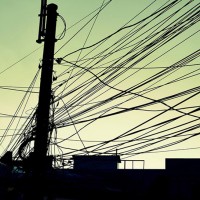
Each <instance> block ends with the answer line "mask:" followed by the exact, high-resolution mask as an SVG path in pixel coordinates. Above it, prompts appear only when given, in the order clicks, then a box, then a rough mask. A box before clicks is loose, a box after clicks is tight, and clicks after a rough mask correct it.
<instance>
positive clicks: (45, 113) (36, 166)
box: [32, 4, 58, 173]
mask: <svg viewBox="0 0 200 200" xmlns="http://www.w3.org/2000/svg"><path fill="white" fill-rule="evenodd" d="M56 10H57V5H55V4H49V5H48V6H47V20H46V30H43V31H42V33H43V34H44V32H45V34H44V50H43V59H42V66H41V68H42V72H41V80H40V93H39V102H38V109H37V117H36V132H35V143H34V152H33V158H32V159H33V160H32V161H33V163H32V164H33V170H34V171H35V172H36V173H42V172H44V171H45V170H46V168H47V165H48V157H47V150H48V137H49V127H50V126H49V115H50V104H51V99H52V93H51V85H52V73H53V62H54V47H55V42H56V38H55V35H56V21H57V15H58V14H57V12H56ZM44 13H45V12H42V13H41V15H43V14H44ZM40 17H44V16H40ZM40 20H41V19H40ZM44 21H45V20H44ZM43 27H45V26H44V24H43ZM39 31H40V32H41V30H39ZM39 34H40V33H39ZM37 42H38V43H41V42H42V41H41V40H40V38H38V40H37Z"/></svg>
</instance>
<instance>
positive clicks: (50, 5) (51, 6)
mask: <svg viewBox="0 0 200 200" xmlns="http://www.w3.org/2000/svg"><path fill="white" fill-rule="evenodd" d="M47 9H49V10H50V9H51V10H57V9H58V6H57V5H56V4H54V3H51V4H49V5H48V6H47Z"/></svg>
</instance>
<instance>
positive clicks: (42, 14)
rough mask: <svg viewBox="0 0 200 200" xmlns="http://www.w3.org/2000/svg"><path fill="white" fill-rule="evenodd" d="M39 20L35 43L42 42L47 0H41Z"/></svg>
mask: <svg viewBox="0 0 200 200" xmlns="http://www.w3.org/2000/svg"><path fill="white" fill-rule="evenodd" d="M39 17H40V22H39V32H38V39H37V40H36V42H37V43H42V42H43V41H44V37H45V34H46V26H45V25H46V17H47V0H41V9H40V14H39Z"/></svg>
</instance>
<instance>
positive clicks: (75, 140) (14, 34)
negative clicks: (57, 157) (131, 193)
mask: <svg viewBox="0 0 200 200" xmlns="http://www.w3.org/2000/svg"><path fill="white" fill-rule="evenodd" d="M108 2H109V1H108V0H107V1H106V0H105V1H103V0H74V1H71V0H48V4H50V3H55V4H56V5H57V6H58V10H57V12H58V13H59V15H60V16H62V17H63V19H64V21H65V22H66V33H65V32H63V30H64V28H65V26H64V23H63V21H62V20H61V18H60V17H58V19H57V31H56V34H57V37H58V38H60V40H58V41H57V42H56V45H55V57H54V58H63V59H65V61H68V63H67V62H66V63H63V65H62V66H59V65H57V64H56V62H55V66H54V76H55V77H57V80H56V81H55V82H54V83H53V84H54V85H53V87H54V88H56V87H58V86H59V84H60V83H63V85H62V86H63V87H61V88H59V89H58V90H56V92H58V93H57V95H58V96H56V97H58V99H59V97H60V99H61V97H62V98H63V100H58V99H57V102H56V106H57V107H56V109H57V110H55V111H56V112H57V113H56V114H57V115H56V120H57V121H55V123H56V124H57V126H58V129H61V126H62V124H64V123H66V121H67V119H68V121H69V124H70V126H67V127H66V129H65V130H63V131H61V135H60V136H58V138H59V137H61V138H67V137H70V139H71V142H69V143H67V142H66V141H62V140H60V141H62V142H61V146H59V148H58V150H57V151H56V152H57V153H59V152H61V151H64V150H66V149H65V148H71V149H81V148H83V147H85V146H88V145H91V144H95V141H106V140H112V138H116V137H117V136H119V135H121V134H125V135H126V134H128V135H126V137H124V138H123V137H121V138H118V140H116V143H117V142H118V144H119V143H120V142H125V141H129V143H126V144H124V145H125V146H123V145H122V146H119V147H117V151H118V152H119V153H120V152H121V151H124V152H128V153H130V152H132V151H133V150H134V151H135V152H137V151H138V152H139V153H138V154H134V156H132V157H130V156H125V155H123V158H124V159H136V160H145V166H146V167H147V168H164V167H165V165H164V164H165V163H164V161H165V158H180V157H181V158H199V156H200V144H199V143H200V137H199V136H198V133H199V131H200V129H199V127H198V120H199V119H198V118H199V116H200V113H198V111H197V112H194V113H193V112H192V111H194V109H196V108H198V107H199V105H200V104H199V95H198V92H199V89H198V88H197V87H198V86H199V75H198V65H199V63H200V62H199V61H200V59H199V56H198V55H196V58H195V59H193V57H192V56H191V57H192V58H191V59H193V60H191V62H187V61H185V60H184V62H180V60H181V59H184V58H185V57H186V56H188V55H189V54H192V53H193V52H195V51H197V50H198V48H199V37H200V33H199V32H198V31H199V27H200V26H199V21H198V17H196V18H195V19H197V21H195V20H194V21H195V22H194V23H193V22H191V24H189V23H190V21H189V19H190V20H193V18H192V17H191V16H192V14H193V13H195V11H197V10H199V7H194V6H195V5H196V6H198V3H199V2H198V0H194V1H191V4H190V5H188V6H185V7H184V5H185V4H186V3H187V2H188V1H180V2H179V1H178V2H179V3H178V4H177V5H176V6H174V7H173V8H171V10H169V11H166V12H165V13H163V14H162V15H160V16H157V18H155V20H154V21H150V20H151V19H152V18H153V16H152V18H147V16H150V15H151V14H152V13H153V12H155V11H156V10H157V9H159V8H163V7H164V6H166V5H169V4H170V3H171V2H173V1H167V0H164V1H162V2H161V1H158V0H157V1H148V0H142V1H141V0H123V1H122V0H112V1H110V2H109V3H108ZM40 4H41V2H40V1H39V0H36V1H26V0H19V1H11V0H1V6H0V24H1V31H0V41H1V45H0V52H1V54H0V60H1V67H0V96H1V101H0V137H1V138H3V137H2V136H3V135H4V134H5V133H6V134H7V136H6V137H5V139H4V140H1V141H0V142H1V146H0V153H1V152H3V151H4V149H5V148H6V147H7V146H8V145H10V144H11V143H10V142H11V140H12V138H14V136H13V134H18V135H19V134H20V126H21V125H22V124H23V122H21V121H19V120H18V118H15V121H14V120H13V121H12V118H11V116H13V115H14V114H15V113H16V115H22V116H29V115H30V114H31V112H32V111H33V110H34V108H35V106H36V105H37V102H38V92H39V88H38V87H39V80H40V78H39V76H40V74H38V77H37V80H36V82H35V85H34V88H33V91H34V92H33V93H32V94H31V96H30V99H29V96H26V98H27V101H26V100H25V102H24V103H23V105H21V108H20V109H21V110H20V111H19V112H18V110H17V108H18V106H19V105H20V102H21V100H22V98H23V97H24V95H25V92H24V91H25V90H27V87H29V85H30V83H31V81H32V80H33V78H34V76H35V75H36V73H37V71H38V66H39V64H41V61H42V52H43V44H38V43H36V40H37V36H38V27H39V17H38V14H39V13H40ZM107 4H108V5H107ZM104 5H106V6H105V8H104V9H103V10H102V11H101V12H100V13H99V14H97V15H96V17H94V18H93V19H92V20H91V22H90V23H88V24H87V21H88V20H90V19H91V17H92V16H94V14H96V13H98V10H99V9H100V8H102V6H104ZM182 7H183V8H182ZM180 8H182V10H180V12H178V13H177V14H176V15H173V13H175V12H176V11H177V10H178V9H180ZM191 9H194V10H193V12H189V11H191ZM93 11H94V12H93ZM187 12H188V15H185V17H183V18H181V17H182V15H184V14H185V13H187ZM90 13H91V14H90ZM89 14H90V15H89ZM155 16H156V14H155ZM169 16H170V18H169ZM85 17H86V18H85ZM146 18H147V19H146ZM186 18H187V20H186V21H184V20H185V19H186ZM81 19H83V20H82V21H80V20H81ZM144 19H145V20H146V21H147V22H148V23H147V24H146V26H145V27H142V25H141V24H139V22H142V20H144ZM179 19H180V23H179V24H178V25H177V24H176V25H177V26H178V28H177V29H176V26H175V25H174V28H173V29H172V28H171V27H172V24H171V23H172V22H173V20H177V21H178V20H179ZM148 20H149V21H148ZM181 20H182V21H181ZM146 21H144V23H146ZM183 21H184V23H183V24H182V25H181V22H183ZM159 22H160V23H161V22H163V24H159V25H158V23H159ZM164 22H165V23H164ZM173 23H174V24H175V22H173ZM138 24H139V25H138ZM137 25H138V27H137ZM154 25H155V27H154ZM179 25H180V26H179ZM190 25H191V26H190ZM122 27H127V28H126V29H122V30H121V29H120V28H122ZM151 27H153V29H151V30H149V29H150V28H151ZM162 27H163V28H164V29H162ZM184 27H185V29H184ZM132 28H135V30H137V32H134V29H132ZM140 28H141V29H140ZM167 28H169V31H171V32H170V34H169V35H167V34H168V33H166V32H165V31H167V30H168V29H167ZM181 28H183V30H184V31H183V32H181V33H180V34H179V35H178V36H176V33H179V31H180V30H182V29H181ZM82 29H83V30H82ZM80 30H81V31H80ZM118 30H121V31H119V32H118V33H116V34H115V35H113V36H112V37H111V38H109V40H108V41H107V42H106V43H103V44H102V45H101V46H99V47H98V50H96V49H93V52H92V53H90V49H92V47H91V48H88V49H86V50H84V51H78V52H76V53H73V54H70V53H71V52H74V51H76V50H77V49H80V48H84V47H90V46H92V45H93V44H95V43H97V42H98V41H101V40H102V39H103V38H106V37H107V36H109V35H111V34H112V33H114V32H117V31H118ZM159 30H162V31H161V32H159ZM173 30H175V31H174V32H173ZM129 31H132V32H129ZM164 32H165V33H166V35H167V36H166V39H163V38H162V39H163V40H162V41H159V36H160V35H161V34H162V33H164ZM62 33H65V34H64V35H62ZM154 33H156V35H153V34H154ZM60 34H61V35H60ZM126 34H130V35H128V36H131V37H130V38H128V36H127V35H126ZM125 35H126V36H127V40H126V41H124V43H123V44H124V45H125V46H124V48H122V49H120V51H118V52H116V53H113V54H111V55H109V56H108V57H106V58H105V59H104V60H103V61H101V62H100V61H98V62H97V63H96V65H92V64H87V65H86V64H85V62H84V60H81V59H84V58H91V57H94V56H96V55H99V53H100V52H101V51H103V49H107V48H109V47H110V46H111V45H113V48H114V47H115V46H114V45H116V44H115V42H116V41H118V40H119V39H121V38H123V36H125ZM148 35H149V37H148ZM62 36H63V37H62ZM150 36H151V37H150ZM163 37H165V36H163ZM156 38H157V40H156ZM168 39H170V40H169V41H168V42H166V41H167V40H168ZM122 41H123V40H122ZM156 42H158V46H153V47H158V49H156V50H155V51H153V52H151V49H148V50H147V51H148V52H151V54H150V55H148V56H147V55H146V54H145V52H146V49H147V48H149V46H148V44H151V45H155V43H156ZM159 42H160V43H159ZM162 42H163V43H162ZM165 42H166V43H165ZM159 45H161V46H159ZM96 46H97V45H96ZM132 47H133V48H135V49H134V51H133V49H132ZM150 47H151V46H150ZM131 49H132V51H131ZM129 50H130V51H131V52H130V53H129V54H127V52H128V51H129ZM68 54H69V55H68ZM103 55H106V54H103ZM129 55H130V56H131V55H132V56H133V57H129ZM136 55H137V57H136ZM134 56H135V57H134ZM143 56H145V58H143ZM193 56H195V55H193ZM117 58H120V61H118V62H115V61H116V60H115V59H117ZM126 59H128V60H126ZM188 59H189V58H188ZM188 59H186V60H188ZM75 60H76V61H75ZM69 62H70V63H73V66H70V65H69V64H70V63H69ZM125 62H127V63H126V64H124V65H123V63H125ZM177 62H179V63H180V65H181V66H182V68H179V69H177V70H174V73H171V74H170V72H168V73H167V74H166V76H165V75H163V76H162V77H160V78H158V79H155V80H154V81H153V80H152V82H150V83H145V85H141V84H142V81H144V82H145V81H147V80H148V79H150V77H151V76H153V75H154V74H157V73H158V72H161V70H163V69H164V68H162V67H169V66H172V65H173V64H174V63H177ZM108 63H109V64H108ZM119 63H120V64H119ZM118 64H119V65H118ZM74 66H76V68H75V67H74ZM91 66H92V67H93V68H89V67H91ZM96 66H97V67H96ZM102 66H103V67H105V68H106V70H107V71H106V72H107V75H105V74H101V73H103V71H101V70H102V68H103V67H102ZM86 67H88V68H87V69H86ZM95 67H96V68H95ZM111 67H113V69H114V67H131V68H134V69H132V70H127V71H125V72H124V73H123V74H122V73H121V71H122V69H120V70H121V71H118V72H115V73H116V77H115V75H114V71H109V70H110V69H111ZM113 69H112V70H113ZM141 69H142V70H141ZM80 70H82V71H80ZM77 73H82V74H83V75H82V76H79V75H77ZM118 73H119V74H120V73H121V75H120V76H119V77H118V76H117V74H118ZM73 75H74V77H76V76H77V77H78V78H77V79H76V78H75V79H74V80H75V81H74V80H73V78H71V77H73ZM167 75H168V76H167ZM97 77H98V78H97ZM111 77H112V78H113V79H112V80H111V79H109V78H111ZM114 77H115V79H114ZM163 77H164V78H163ZM69 78H71V79H69ZM93 78H95V80H94V81H93V82H91V83H89V82H87V80H90V79H91V80H92V79H93ZM162 78H163V79H162ZM67 79H69V80H68V82H67V83H66V82H65V81H66V80H67ZM174 80H176V81H174ZM106 81H107V82H106ZM156 81H158V82H156ZM173 81H174V83H171V82H173ZM103 82H104V86H105V87H102V85H100V83H103ZM105 82H106V83H105ZM83 83H86V85H87V84H88V85H87V86H86V87H84V89H83V90H78V89H77V91H76V92H71V93H70V92H69V91H73V88H77V87H78V86H80V85H81V84H83ZM95 84H99V85H95ZM138 84H139V85H140V87H138V88H137V87H136V86H137V85H138ZM148 84H149V85H148ZM97 86H98V87H99V89H98V90H97V89H96V88H97ZM131 86H135V87H136V88H135V89H134V90H133V89H132V90H130V93H129V94H128V93H125V94H124V97H121V98H119V99H116V100H113V101H111V102H110V103H107V104H101V106H99V107H98V106H96V107H95V109H94V110H92V109H91V107H90V105H97V102H101V103H102V102H103V100H104V99H107V98H109V97H112V96H113V95H117V94H119V92H120V91H124V90H126V89H127V88H130V87H131ZM154 86H155V87H158V86H160V87H158V88H157V89H155V90H153V89H152V88H153V87H154ZM161 86H162V87H161ZM101 87H102V88H101ZM112 87H113V88H114V89H111V88H112ZM108 88H109V91H108V92H107V89H108ZM159 88H160V89H159ZM192 88H196V90H194V89H193V90H191V89H192ZM89 89H91V90H92V89H93V91H94V92H93V93H92V92H91V91H90V90H89ZM148 89H149V90H148ZM151 89H152V90H151ZM186 90H187V91H188V92H187V93H185V94H184V96H181V95H179V96H178V95H177V96H176V98H169V99H167V100H163V101H162V102H160V103H155V102H156V100H159V99H161V98H165V97H169V96H172V95H175V94H178V93H181V92H183V91H186ZM84 91H86V92H84ZM64 94H68V95H67V97H63V96H62V95H64ZM59 95H60V96H59ZM134 95H136V97H137V98H136V97H134ZM140 95H141V96H140ZM192 95H193V96H192ZM191 96H192V97H191ZM56 97H55V99H56ZM76 97H77V98H76ZM78 97H80V99H79V98H78ZM187 98H188V99H187ZM152 99H153V100H152ZM28 100H29V101H28ZM26 102H27V103H26ZM149 102H154V104H148V103H149ZM163 102H164V103H165V104H164V103H163ZM58 103H60V105H58ZM146 104H148V105H147V106H145V105H146ZM166 104H167V105H166ZM176 104H177V105H176ZM65 105H67V106H69V107H68V109H66V112H63V109H64V108H65V107H66V106H65ZM142 105H143V106H142ZM112 106H113V109H112V110H109V111H108V110H107V109H109V108H110V107H112ZM137 106H139V109H136V107H137ZM133 107H134V108H135V109H132V111H130V112H124V113H121V114H118V115H112V117H104V118H101V119H99V120H96V121H95V123H91V124H89V123H88V124H87V125H86V123H85V122H84V123H79V122H80V121H81V120H83V119H85V120H89V121H91V119H92V117H94V118H96V117H97V116H99V115H101V114H102V112H103V111H106V112H105V113H104V114H111V113H113V112H118V111H122V110H124V111H127V109H128V108H133ZM170 107H171V110H170ZM59 109H60V110H59ZM85 109H86V110H87V109H90V111H89V112H86V110H85ZM165 110H166V112H165ZM83 111H84V112H83ZM98 112H99V113H98ZM162 112H164V113H162ZM190 112H192V113H190ZM87 113H88V115H87ZM188 113H189V114H188ZM157 115H158V117H155V116H157ZM179 116H183V117H180V119H178V120H174V121H173V122H171V123H169V124H167V123H166V120H169V119H172V118H174V117H179ZM73 117H74V118H73ZM154 118H155V119H154ZM149 119H151V120H149ZM192 120H196V121H194V122H191V121H192ZM11 122H12V126H11V125H10V123H11ZM164 122H165V123H166V124H165V126H161V124H160V125H156V124H159V123H162V125H163V123H164ZM189 122H190V123H189ZM76 123H77V124H76ZM184 124H185V125H184ZM84 125H86V128H83V127H84ZM155 125H156V126H155ZM158 126H159V127H158ZM179 126H180V127H181V128H180V129H179V128H178V127H179ZM59 127H60V128H59ZM150 127H151V128H150ZM156 127H157V129H155V130H153V129H154V128H156ZM147 128H148V129H147ZM13 129H16V130H15V131H13ZM187 129H188V131H186V132H184V133H183V134H182V135H179V136H178V135H176V133H175V131H176V130H177V134H178V133H180V132H181V131H183V130H187ZM18 130H19V131H18ZM162 130H163V131H165V132H162ZM134 131H135V132H134ZM157 131H158V132H159V133H158V134H157V135H156V133H157ZM173 131H174V132H173ZM178 131H180V132H178ZM133 132H134V134H129V133H133ZM166 132H169V134H170V133H171V134H172V135H173V136H172V135H171V136H172V137H171V139H173V138H178V137H179V138H183V139H184V138H188V137H189V136H192V135H193V136H194V135H195V134H196V135H197V136H196V135H195V137H191V138H190V139H189V140H187V141H184V142H181V143H180V144H177V145H173V146H170V147H167V148H163V149H160V150H157V151H156V150H153V151H151V152H149V149H147V146H145V144H148V145H149V144H150V143H151V142H152V143H153V142H156V141H160V137H161V136H163V134H166ZM74 133H77V134H75V136H73V134H74ZM138 133H140V134H141V135H148V134H149V136H148V137H146V138H142V136H141V135H140V136H139V135H137V134H138ZM151 133H152V134H153V135H150V134H151ZM55 134H56V133H55V132H54V133H53V135H55ZM187 134H188V135H187ZM155 136H156V137H157V138H156V139H155ZM137 137H141V138H140V139H141V140H140V141H139V140H137V141H136V138H137ZM164 137H165V139H166V137H169V136H167V135H165V136H164ZM1 138H0V139H1ZM80 139H81V140H82V141H81V140H80ZM134 140H135V142H138V143H134ZM145 140H148V142H149V143H144V146H143V148H141V149H140V150H137V147H141V144H139V142H141V141H143V142H144V141H145ZM176 141H177V140H176ZM170 142H175V140H174V141H170ZM116 143H114V144H116ZM160 143H161V145H164V144H166V140H164V141H163V142H160ZM160 143H159V144H160ZM129 144H130V147H128V146H126V145H129ZM12 145H13V144H12ZM104 146H105V147H106V145H105V144H104ZM123 147H126V148H125V149H123ZM108 148H111V147H108ZM153 148H154V147H153ZM155 148H156V147H155ZM59 149H60V150H59ZM61 149H62V150H61ZM100 149H101V148H100ZM114 149H115V148H114ZM143 149H144V151H143ZM150 149H151V146H150ZM68 150H69V149H68ZM68 150H67V151H68ZM89 150H90V149H89ZM105 150H108V149H106V148H105ZM115 150H116V149H115ZM126 150H127V151H126ZM102 151H104V149H102ZM78 152H79V153H80V152H81V151H78ZM86 152H87V151H86ZM93 152H95V149H93ZM113 152H114V150H113V151H112V152H111V153H113Z"/></svg>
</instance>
